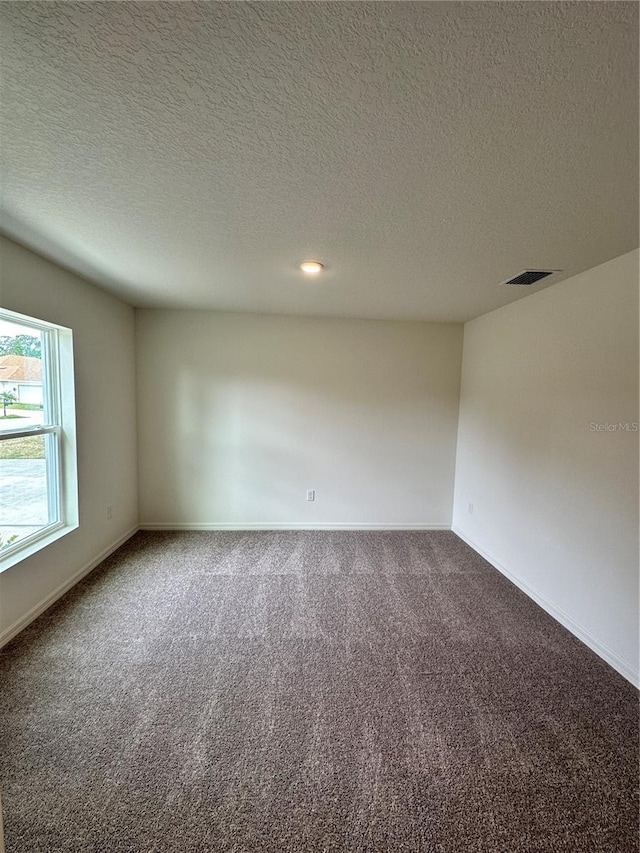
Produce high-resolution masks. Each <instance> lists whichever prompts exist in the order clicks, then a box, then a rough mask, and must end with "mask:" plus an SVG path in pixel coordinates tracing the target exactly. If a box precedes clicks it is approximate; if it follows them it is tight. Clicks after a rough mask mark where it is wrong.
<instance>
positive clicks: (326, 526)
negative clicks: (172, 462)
mask: <svg viewBox="0 0 640 853" xmlns="http://www.w3.org/2000/svg"><path fill="white" fill-rule="evenodd" d="M140 530H451V525H450V524H395V523H394V524H363V523H361V522H357V521H355V522H343V521H335V522H330V521H320V522H316V523H314V522H305V521H292V522H288V523H285V522H271V521H266V522H261V521H256V522H246V523H244V522H243V523H239V522H234V521H227V522H216V523H212V524H180V523H175V524H168V523H164V522H163V523H155V522H149V523H147V522H143V523H141V524H140Z"/></svg>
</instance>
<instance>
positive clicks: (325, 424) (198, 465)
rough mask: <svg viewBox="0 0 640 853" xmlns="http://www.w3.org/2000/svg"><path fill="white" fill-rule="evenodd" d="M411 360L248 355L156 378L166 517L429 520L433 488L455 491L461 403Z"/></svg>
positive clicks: (446, 384) (436, 375) (187, 365)
mask: <svg viewBox="0 0 640 853" xmlns="http://www.w3.org/2000/svg"><path fill="white" fill-rule="evenodd" d="M243 362H244V363H243ZM412 363H413V362H412V361H411V360H409V359H406V364H405V360H404V359H403V363H402V365H400V366H398V365H396V364H394V362H393V361H392V360H390V359H389V358H388V357H387V356H386V354H385V353H384V352H378V353H377V354H376V355H375V356H373V357H371V356H370V357H369V358H368V359H367V361H366V362H361V361H357V360H354V361H351V362H349V363H345V362H344V360H342V359H341V358H340V357H339V355H338V354H335V353H331V352H322V353H321V354H319V353H318V354H316V358H311V359H310V358H309V357H307V358H306V359H303V360H300V361H297V360H295V359H289V360H286V359H284V358H275V359H274V357H273V355H272V356H271V358H270V360H268V361H261V359H260V357H259V355H254V356H253V357H252V358H251V359H248V358H245V359H238V360H236V362H235V364H234V365H233V369H225V368H224V366H222V367H220V366H216V367H215V368H212V367H211V366H204V367H203V365H201V364H197V363H193V362H192V361H190V360H185V361H184V362H183V363H181V364H180V365H179V366H178V367H176V369H175V372H172V373H171V374H170V375H167V376H165V377H164V382H163V385H162V390H161V396H162V400H163V403H162V409H161V410H162V411H163V412H164V416H163V418H162V420H161V422H160V423H157V424H156V425H155V427H154V430H155V433H154V442H155V445H156V447H155V452H156V454H160V455H161V457H162V459H163V460H164V475H165V476H164V477H163V478H159V477H158V479H157V483H156V484H157V487H158V488H159V489H165V488H167V487H168V493H167V494H165V495H164V497H163V503H164V504H171V505H172V514H173V517H172V518H171V519H170V520H171V521H175V522H180V523H203V524H205V523H211V522H212V521H214V522H218V523H224V522H226V521H228V520H230V519H233V520H234V521H236V522H239V523H242V522H246V523H251V522H267V523H268V522H272V523H277V522H285V523H286V522H288V521H291V520H292V518H293V519H295V518H299V517H302V519H303V520H304V519H308V520H314V521H332V520H336V519H344V518H348V519H350V520H351V519H353V516H354V507H355V508H356V509H355V513H356V515H358V512H359V510H358V509H357V508H358V507H360V508H361V511H362V512H361V517H360V518H355V519H353V520H355V521H363V522H366V521H371V520H372V518H374V520H375V519H377V520H379V521H380V522H389V523H395V522H397V523H402V522H404V521H407V519H408V518H409V515H411V516H412V517H413V518H415V523H420V521H424V520H425V517H426V516H425V514H430V515H431V516H433V509H430V508H429V498H428V495H429V491H430V489H432V488H433V482H434V481H438V482H439V481H440V480H443V479H444V480H446V479H447V478H448V479H449V480H450V481H451V486H452V480H453V454H454V449H455V423H456V419H457V394H453V393H452V388H451V381H450V379H449V380H448V381H447V380H443V379H442V378H440V374H441V371H439V370H438V369H437V366H436V368H435V369H433V370H431V369H430V370H426V369H425V367H424V365H423V364H421V361H420V359H419V358H416V360H415V364H416V366H415V367H409V369H408V370H407V366H408V365H411V364H412ZM412 370H413V371H414V372H413V375H411V371H412ZM449 373H450V371H449ZM445 375H447V374H446V373H445ZM431 377H433V378H431ZM165 484H166V485H165ZM397 484H402V486H401V495H400V494H399V490H398V485H397ZM307 488H311V489H316V491H317V494H318V500H317V502H316V503H315V504H314V503H310V504H308V503H306V502H305V490H306V489H307ZM446 500H447V498H446V496H445V499H444V503H445V504H446ZM449 500H450V498H449ZM292 513H293V515H292ZM408 513H409V515H408ZM441 515H442V516H443V518H442V520H443V521H446V518H445V516H446V511H443V512H442V513H441ZM432 520H433V519H432V518H427V521H432ZM436 520H437V521H440V519H436Z"/></svg>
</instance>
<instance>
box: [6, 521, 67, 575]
mask: <svg viewBox="0 0 640 853" xmlns="http://www.w3.org/2000/svg"><path fill="white" fill-rule="evenodd" d="M78 527H79V525H78V523H77V522H75V523H74V524H71V523H70V524H65V523H64V522H58V523H57V524H50V525H49V526H48V527H44V528H43V529H42V530H39V531H38V532H37V533H34V534H32V535H31V536H29V537H28V538H25V539H23V540H22V542H16V543H15V545H9V547H7V548H3V549H2V551H0V574H1V573H2V572H5V571H6V570H7V569H10V568H11V567H12V566H15V565H16V564H17V563H21V562H22V561H23V560H26V559H27V557H31V556H33V554H37V552H38V551H41V550H42V549H43V548H46V547H47V545H51V544H52V543H53V542H56V541H57V540H58V539H62V537H63V536H66V535H67V533H71V532H72V531H73V530H77V529H78Z"/></svg>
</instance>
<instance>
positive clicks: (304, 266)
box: [300, 261, 324, 275]
mask: <svg viewBox="0 0 640 853" xmlns="http://www.w3.org/2000/svg"><path fill="white" fill-rule="evenodd" d="M300 269H301V270H302V272H304V273H306V274H307V275H318V273H319V272H322V270H323V269H324V264H321V263H320V261H303V262H302V263H301V264H300Z"/></svg>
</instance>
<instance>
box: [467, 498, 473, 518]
mask: <svg viewBox="0 0 640 853" xmlns="http://www.w3.org/2000/svg"><path fill="white" fill-rule="evenodd" d="M468 512H469V515H473V504H472V503H471V501H469V509H468Z"/></svg>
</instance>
